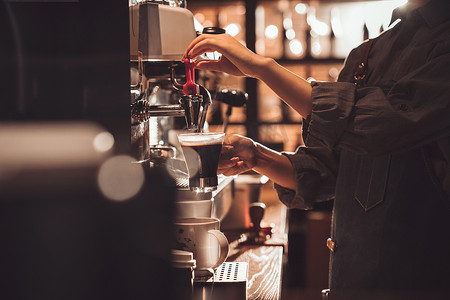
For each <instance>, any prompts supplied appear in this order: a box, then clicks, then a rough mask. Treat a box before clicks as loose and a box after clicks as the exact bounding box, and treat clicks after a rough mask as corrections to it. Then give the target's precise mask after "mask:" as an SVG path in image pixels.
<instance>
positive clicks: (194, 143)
mask: <svg viewBox="0 0 450 300" xmlns="http://www.w3.org/2000/svg"><path fill="white" fill-rule="evenodd" d="M224 136H225V133H223V132H208V133H181V134H178V141H179V142H180V145H181V149H182V151H183V155H184V158H185V161H186V166H187V168H188V172H189V188H190V190H191V191H195V192H211V191H214V190H216V189H217V185H218V180H217V167H218V165H219V157H220V152H221V150H222V143H223V139H224Z"/></svg>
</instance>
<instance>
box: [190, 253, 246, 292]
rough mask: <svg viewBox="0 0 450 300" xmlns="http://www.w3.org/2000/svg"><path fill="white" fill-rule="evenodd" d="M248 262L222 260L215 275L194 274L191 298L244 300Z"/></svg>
mask: <svg viewBox="0 0 450 300" xmlns="http://www.w3.org/2000/svg"><path fill="white" fill-rule="evenodd" d="M247 275H248V263H246V262H224V263H223V264H222V265H220V266H219V267H218V268H217V269H216V271H215V275H214V276H212V275H209V276H201V277H199V276H196V278H195V280H194V297H193V300H200V299H201V300H206V299H211V300H230V299H233V300H234V299H236V300H241V299H242V300H246V299H247Z"/></svg>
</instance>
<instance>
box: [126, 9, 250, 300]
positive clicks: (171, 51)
mask: <svg viewBox="0 0 450 300" xmlns="http://www.w3.org/2000/svg"><path fill="white" fill-rule="evenodd" d="M129 11H130V56H131V57H130V66H131V68H130V70H131V73H130V74H131V143H132V149H133V153H134V157H135V158H136V160H137V161H138V162H140V163H143V164H146V165H149V166H150V167H161V166H162V167H166V169H167V170H168V172H169V173H170V174H171V175H172V176H173V177H174V179H175V181H176V184H177V200H176V203H175V209H176V212H175V215H176V218H177V220H180V219H183V220H187V219H190V220H191V221H192V218H197V219H198V220H202V218H203V220H204V219H205V218H216V219H219V220H221V219H223V218H224V216H225V215H226V213H227V211H228V210H229V208H230V207H231V201H232V184H231V183H232V181H233V178H232V177H230V178H227V177H225V176H221V177H219V183H218V186H217V189H216V190H215V191H210V192H193V191H191V190H190V189H189V186H188V180H189V177H188V174H187V168H186V165H185V162H184V160H183V157H182V156H181V155H180V153H179V152H180V151H179V150H178V149H177V148H178V145H177V142H178V140H177V133H178V132H180V131H191V132H202V131H203V129H204V125H205V120H206V114H207V111H208V107H209V105H210V104H211V95H210V93H209V91H208V90H207V89H206V88H204V87H202V86H199V94H194V95H186V94H184V93H183V90H182V87H183V86H182V85H181V84H180V82H185V81H186V76H185V74H186V73H185V66H184V64H183V63H182V62H181V58H182V56H183V54H184V51H185V50H186V48H187V47H188V45H189V44H190V43H191V41H192V40H193V39H195V37H196V36H197V34H198V33H197V32H196V30H195V27H194V17H193V15H192V13H191V12H190V11H189V10H188V9H187V8H186V2H185V1H142V2H133V3H130V7H129ZM220 95H221V99H223V98H224V97H223V95H226V93H220ZM219 100H220V99H219ZM220 101H223V100H220ZM199 222H200V221H199ZM175 225H177V226H185V225H182V224H181V225H180V224H178V223H177V222H175ZM216 229H218V228H216ZM213 231H218V230H213ZM217 234H218V233H217V232H216V235H217ZM208 239H209V238H208ZM226 245H227V246H226V247H227V248H228V242H226ZM178 250H179V249H177V257H178V258H176V259H177V264H178V265H180V262H179V261H178V259H181V258H180V257H183V256H184V258H183V259H186V260H183V262H182V263H181V265H183V266H184V267H185V268H186V267H187V269H189V268H192V267H193V266H194V264H193V263H192V258H194V259H196V257H195V255H194V257H192V256H190V255H189V254H186V255H185V254H180V253H179V252H178ZM227 252H228V250H227ZM194 254H195V252H194ZM191 255H192V254H191ZM200 258H201V257H197V268H195V274H196V275H195V277H197V279H198V276H199V274H200V273H198V272H197V271H199V267H198V266H199V265H200V264H201V263H200V260H199V259H200ZM225 264H227V263H224V264H223V265H225ZM228 264H229V263H228ZM223 267H224V266H220V267H219V268H218V269H220V268H223ZM227 267H228V265H227ZM244 269H245V268H243V267H242V266H241V270H244ZM185 271H186V270H185ZM241 272H242V271H241ZM186 274H189V272H187V273H186ZM186 274H185V276H184V278H185V277H186ZM217 279H218V277H217ZM204 288H205V287H204V285H203V286H202V287H201V289H202V290H203V289H204ZM244 290H245V289H244ZM202 293H203V292H202ZM194 298H195V297H194ZM195 299H197V298H195Z"/></svg>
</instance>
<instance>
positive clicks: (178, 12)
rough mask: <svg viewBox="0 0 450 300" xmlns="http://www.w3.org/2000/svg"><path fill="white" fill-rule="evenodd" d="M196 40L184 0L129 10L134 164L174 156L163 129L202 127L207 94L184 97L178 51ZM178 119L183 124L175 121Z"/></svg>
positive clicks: (140, 5)
mask: <svg viewBox="0 0 450 300" xmlns="http://www.w3.org/2000/svg"><path fill="white" fill-rule="evenodd" d="M196 36H197V32H196V31H195V28H194V17H193V15H192V13H191V12H190V11H189V10H187V9H186V8H185V1H167V2H163V1H145V2H139V3H136V5H132V6H130V63H131V68H130V76H131V139H132V141H131V143H132V148H133V153H134V156H135V157H136V159H137V160H138V161H140V162H145V161H148V162H149V163H150V165H152V166H153V165H158V164H164V163H165V162H166V161H167V159H170V158H175V157H176V156H177V154H176V148H175V147H174V146H172V145H170V143H169V136H168V135H169V131H170V130H176V129H180V130H181V129H187V130H189V131H194V132H200V131H202V129H203V126H204V123H205V119H206V113H207V110H208V106H209V104H210V103H211V96H210V94H209V92H208V91H207V90H206V89H205V88H203V87H200V94H199V95H184V94H183V91H182V85H181V84H180V83H179V82H178V80H177V78H184V65H183V63H182V62H181V58H182V56H183V53H184V51H185V50H186V48H187V47H188V45H189V44H190V42H191V41H192V40H193V39H194V38H195V37H196ZM174 117H184V120H185V122H184V121H182V120H181V122H180V118H174Z"/></svg>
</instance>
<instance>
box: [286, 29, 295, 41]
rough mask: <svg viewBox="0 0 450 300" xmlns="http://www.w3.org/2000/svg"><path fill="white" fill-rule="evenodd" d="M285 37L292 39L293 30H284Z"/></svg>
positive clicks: (293, 35)
mask: <svg viewBox="0 0 450 300" xmlns="http://www.w3.org/2000/svg"><path fill="white" fill-rule="evenodd" d="M286 38H287V39H288V40H292V39H294V38H295V30H294V29H292V28H291V29H288V30H286Z"/></svg>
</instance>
